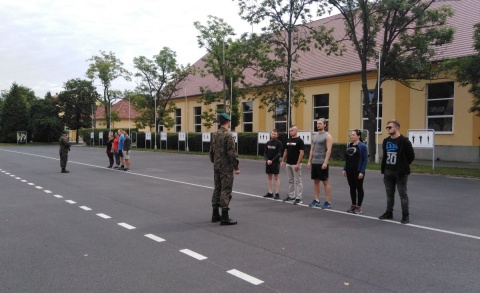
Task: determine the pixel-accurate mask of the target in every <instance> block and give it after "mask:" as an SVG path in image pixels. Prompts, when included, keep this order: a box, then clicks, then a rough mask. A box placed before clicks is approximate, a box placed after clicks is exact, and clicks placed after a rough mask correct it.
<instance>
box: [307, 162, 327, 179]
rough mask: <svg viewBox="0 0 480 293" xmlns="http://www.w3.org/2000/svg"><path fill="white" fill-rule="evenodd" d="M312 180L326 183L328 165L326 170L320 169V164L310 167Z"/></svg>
mask: <svg viewBox="0 0 480 293" xmlns="http://www.w3.org/2000/svg"><path fill="white" fill-rule="evenodd" d="M311 170H312V172H311V176H312V180H320V181H327V180H328V165H327V169H322V164H312V165H311Z"/></svg>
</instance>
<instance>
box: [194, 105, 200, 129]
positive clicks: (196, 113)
mask: <svg viewBox="0 0 480 293" xmlns="http://www.w3.org/2000/svg"><path fill="white" fill-rule="evenodd" d="M193 127H194V128H195V129H194V131H195V132H202V107H194V108H193Z"/></svg>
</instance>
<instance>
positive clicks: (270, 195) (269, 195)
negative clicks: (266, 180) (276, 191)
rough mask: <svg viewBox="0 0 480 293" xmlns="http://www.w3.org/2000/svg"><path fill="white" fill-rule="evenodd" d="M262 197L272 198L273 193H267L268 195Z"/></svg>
mask: <svg viewBox="0 0 480 293" xmlns="http://www.w3.org/2000/svg"><path fill="white" fill-rule="evenodd" d="M263 197H265V198H272V197H273V193H270V192H269V193H267V194H265V195H264V196H263Z"/></svg>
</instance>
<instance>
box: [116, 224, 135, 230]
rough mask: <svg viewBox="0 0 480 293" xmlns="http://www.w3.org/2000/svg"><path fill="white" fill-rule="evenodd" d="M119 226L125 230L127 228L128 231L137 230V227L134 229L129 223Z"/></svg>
mask: <svg viewBox="0 0 480 293" xmlns="http://www.w3.org/2000/svg"><path fill="white" fill-rule="evenodd" d="M118 225H119V226H122V227H123V228H126V229H128V230H133V229H135V227H133V226H132V225H129V224H127V223H118Z"/></svg>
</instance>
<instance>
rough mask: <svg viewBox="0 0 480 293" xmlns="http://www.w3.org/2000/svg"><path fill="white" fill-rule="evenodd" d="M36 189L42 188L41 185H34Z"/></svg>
mask: <svg viewBox="0 0 480 293" xmlns="http://www.w3.org/2000/svg"><path fill="white" fill-rule="evenodd" d="M35 188H36V189H43V187H41V186H35Z"/></svg>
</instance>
